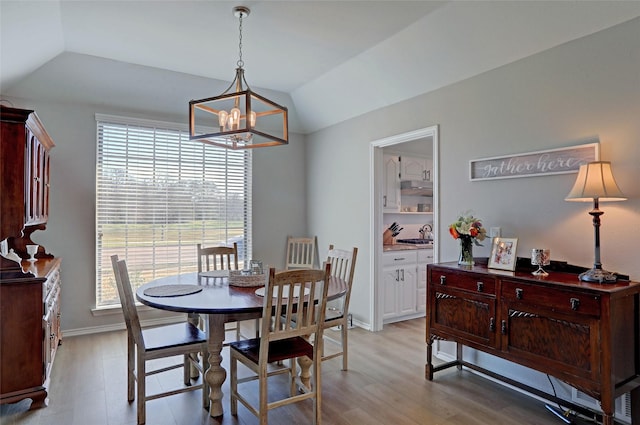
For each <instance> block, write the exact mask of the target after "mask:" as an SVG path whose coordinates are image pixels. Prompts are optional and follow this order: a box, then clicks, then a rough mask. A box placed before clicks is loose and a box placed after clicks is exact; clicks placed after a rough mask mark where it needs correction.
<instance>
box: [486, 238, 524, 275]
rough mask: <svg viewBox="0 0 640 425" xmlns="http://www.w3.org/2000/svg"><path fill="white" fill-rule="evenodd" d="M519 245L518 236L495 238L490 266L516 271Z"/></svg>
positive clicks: (492, 244)
mask: <svg viewBox="0 0 640 425" xmlns="http://www.w3.org/2000/svg"><path fill="white" fill-rule="evenodd" d="M517 246H518V238H493V240H492V241H491V256H490V257H489V264H488V266H489V268H491V269H500V270H511V271H514V270H515V269H516V260H517V258H518V257H517V256H516V248H517Z"/></svg>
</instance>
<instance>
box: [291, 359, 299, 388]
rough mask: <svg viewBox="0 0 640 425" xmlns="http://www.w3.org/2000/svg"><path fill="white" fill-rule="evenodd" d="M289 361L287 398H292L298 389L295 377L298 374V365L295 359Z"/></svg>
mask: <svg viewBox="0 0 640 425" xmlns="http://www.w3.org/2000/svg"><path fill="white" fill-rule="evenodd" d="M289 361H290V363H291V364H290V365H289V385H290V387H289V396H290V397H293V396H295V395H296V392H297V391H298V387H297V385H296V375H297V374H298V370H297V369H296V365H297V364H298V359H297V358H292V359H290V360H289Z"/></svg>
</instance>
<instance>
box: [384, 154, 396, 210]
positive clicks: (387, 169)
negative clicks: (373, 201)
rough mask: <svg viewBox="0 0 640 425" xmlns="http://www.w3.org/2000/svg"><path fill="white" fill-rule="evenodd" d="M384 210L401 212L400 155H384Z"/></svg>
mask: <svg viewBox="0 0 640 425" xmlns="http://www.w3.org/2000/svg"><path fill="white" fill-rule="evenodd" d="M383 170H384V184H383V192H382V211H383V212H400V157H399V156H398V155H387V154H385V155H384V167H383Z"/></svg>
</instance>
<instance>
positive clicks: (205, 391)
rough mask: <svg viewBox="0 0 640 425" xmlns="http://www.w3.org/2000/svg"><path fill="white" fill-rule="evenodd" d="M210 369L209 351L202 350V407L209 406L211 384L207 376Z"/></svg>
mask: <svg viewBox="0 0 640 425" xmlns="http://www.w3.org/2000/svg"><path fill="white" fill-rule="evenodd" d="M208 370H209V353H208V352H206V351H204V352H202V371H203V372H202V407H203V408H205V409H206V408H208V407H209V402H210V400H209V384H208V383H207V380H206V378H205V375H206V374H207V371H208Z"/></svg>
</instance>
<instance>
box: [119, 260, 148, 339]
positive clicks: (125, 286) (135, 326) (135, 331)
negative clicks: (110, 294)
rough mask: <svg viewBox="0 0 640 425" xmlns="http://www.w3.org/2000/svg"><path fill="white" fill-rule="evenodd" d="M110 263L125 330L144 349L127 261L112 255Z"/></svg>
mask: <svg viewBox="0 0 640 425" xmlns="http://www.w3.org/2000/svg"><path fill="white" fill-rule="evenodd" d="M111 265H112V267H113V274H114V275H115V278H116V286H117V287H118V295H119V296H120V303H121V304H122V312H123V314H124V321H125V323H126V325H127V332H128V333H129V337H130V338H132V339H133V341H135V343H136V345H137V346H138V347H141V348H142V349H144V338H143V337H142V328H141V326H140V318H139V317H138V310H137V308H136V302H135V299H134V297H133V290H132V289H131V281H130V280H129V271H128V270H127V263H126V262H125V260H118V256H117V255H112V256H111Z"/></svg>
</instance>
